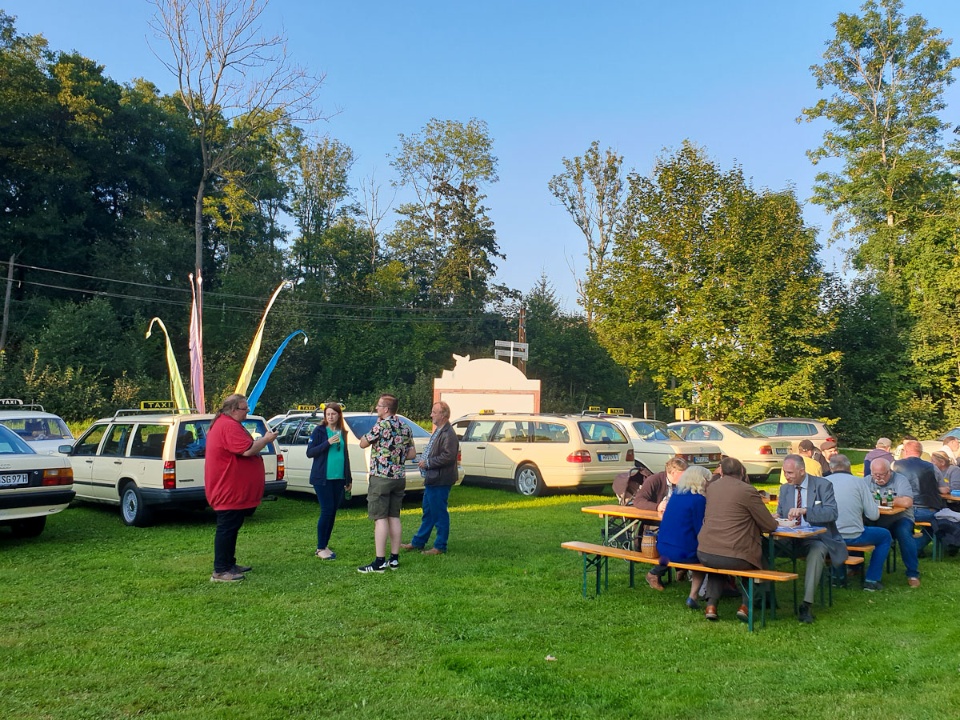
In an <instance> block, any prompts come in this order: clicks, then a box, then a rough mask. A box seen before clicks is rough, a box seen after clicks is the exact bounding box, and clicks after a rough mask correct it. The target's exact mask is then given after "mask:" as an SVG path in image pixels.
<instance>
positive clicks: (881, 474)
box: [863, 458, 920, 588]
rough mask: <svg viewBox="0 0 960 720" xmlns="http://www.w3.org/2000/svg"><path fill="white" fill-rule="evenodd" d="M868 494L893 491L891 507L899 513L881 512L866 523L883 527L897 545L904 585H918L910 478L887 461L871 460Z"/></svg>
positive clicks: (867, 480)
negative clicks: (873, 519) (874, 518)
mask: <svg viewBox="0 0 960 720" xmlns="http://www.w3.org/2000/svg"><path fill="white" fill-rule="evenodd" d="M863 480H864V482H866V484H867V490H869V491H870V494H871V495H876V493H877V492H880V493H885V492H887V491H888V490H893V494H894V498H893V507H894V508H898V509H899V512H897V513H895V514H893V515H884V514H883V513H881V514H880V518H879V519H877V520H876V521H871V522H868V524H869V525H876V526H878V527H882V528H886V529H887V530H889V531H890V534H891V535H892V536H893V537H894V539H895V540H896V541H897V545H899V546H900V558H901V559H902V560H903V566H904V568H905V572H906V574H907V584H908V585H909V586H910V587H912V588H917V587H920V564H919V562H918V561H917V544H916V543H915V542H914V541H913V489H912V488H911V487H910V481H909V480H907V479H906V478H905V477H904V476H903V475H901V474H900V473H898V472H894V471H893V470H891V469H890V462H889V461H888V460H885V459H884V458H878V459H877V460H874V461H873V462H872V463H870V474H869V475H867V476H866V477H864V478H863Z"/></svg>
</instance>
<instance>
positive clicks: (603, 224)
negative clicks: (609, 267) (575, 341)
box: [548, 140, 627, 323]
mask: <svg viewBox="0 0 960 720" xmlns="http://www.w3.org/2000/svg"><path fill="white" fill-rule="evenodd" d="M562 162H563V167H564V171H563V172H562V173H560V174H558V175H554V176H553V177H552V178H551V179H550V182H549V183H548V185H549V188H550V192H551V193H553V196H554V197H555V198H557V200H559V201H560V203H561V204H562V205H563V207H564V208H565V209H566V211H567V212H568V213H569V214H570V217H571V218H572V219H573V222H574V223H575V224H576V226H577V227H578V228H580V232H582V233H583V237H584V239H585V240H586V242H587V252H586V255H587V274H586V277H583V278H577V279H576V281H577V295H578V300H579V303H580V306H581V307H582V308H583V309H584V310H585V311H586V315H587V322H590V323H592V322H593V315H594V309H593V302H594V300H593V291H594V288H593V283H594V281H595V279H596V278H600V277H603V274H604V271H605V270H606V263H607V258H608V255H609V252H610V249H611V247H612V245H613V239H614V237H615V236H616V234H617V232H618V231H619V230H620V227H621V225H622V224H623V220H624V213H625V211H626V203H625V201H626V193H627V186H626V182H625V181H624V176H623V156H622V155H619V154H617V153H616V152H614V151H613V150H612V149H611V148H607V150H606V151H605V152H604V154H603V155H602V156H601V154H600V143H599V142H598V141H596V140H594V141H593V142H592V143H590V147H589V148H587V151H586V152H585V153H584V154H583V155H582V156H580V157H574V158H572V159H567V158H563V160H562Z"/></svg>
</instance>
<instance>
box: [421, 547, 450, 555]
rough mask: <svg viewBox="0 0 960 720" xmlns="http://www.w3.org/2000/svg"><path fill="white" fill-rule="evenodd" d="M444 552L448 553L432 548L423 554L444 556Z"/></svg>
mask: <svg viewBox="0 0 960 720" xmlns="http://www.w3.org/2000/svg"><path fill="white" fill-rule="evenodd" d="M444 552H446V551H445V550H438V549H437V548H435V547H432V548H430V549H429V550H424V551H423V554H424V555H443V553H444Z"/></svg>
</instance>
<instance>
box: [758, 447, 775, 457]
mask: <svg viewBox="0 0 960 720" xmlns="http://www.w3.org/2000/svg"><path fill="white" fill-rule="evenodd" d="M759 452H760V454H761V455H773V448H772V447H770V446H769V445H761V446H760V451H759Z"/></svg>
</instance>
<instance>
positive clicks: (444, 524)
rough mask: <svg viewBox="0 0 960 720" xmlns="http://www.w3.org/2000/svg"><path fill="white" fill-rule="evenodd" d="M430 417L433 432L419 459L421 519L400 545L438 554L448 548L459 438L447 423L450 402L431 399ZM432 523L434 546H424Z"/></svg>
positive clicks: (426, 553) (430, 531) (448, 420)
mask: <svg viewBox="0 0 960 720" xmlns="http://www.w3.org/2000/svg"><path fill="white" fill-rule="evenodd" d="M430 417H431V418H432V419H433V425H434V429H433V435H431V436H430V441H429V442H428V443H427V447H426V448H425V449H424V451H423V455H422V456H421V459H420V474H421V475H423V522H421V523H420V529H419V530H417V532H416V534H415V535H414V536H413V539H412V540H410V542H409V543H404V544H403V545H401V546H400V547H402V548H403V549H404V550H421V551H423V554H424V555H441V554H443V553H445V552H446V551H447V538H448V537H449V535H450V513H449V512H448V510H447V500H448V499H449V497H450V488H451V487H453V486H454V485H456V483H457V455H458V454H459V452H460V440H459V439H458V438H457V434H456V433H455V432H454V431H453V426H451V425H450V406H449V405H447V403H445V402H443V401H440V402H436V403H434V404H433V410H432V411H431V412H430ZM434 527H436V529H437V537H436V539H435V540H434V541H433V547H432V548H430V549H429V550H425V549H424V548H425V547H426V545H427V541H428V540H429V539H430V533H432V532H433V529H434Z"/></svg>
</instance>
